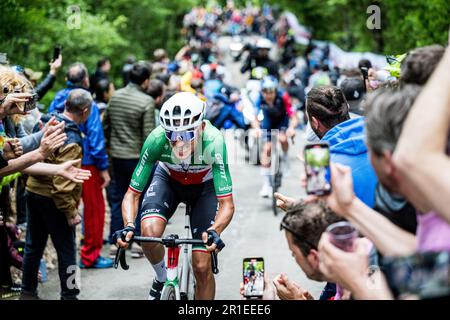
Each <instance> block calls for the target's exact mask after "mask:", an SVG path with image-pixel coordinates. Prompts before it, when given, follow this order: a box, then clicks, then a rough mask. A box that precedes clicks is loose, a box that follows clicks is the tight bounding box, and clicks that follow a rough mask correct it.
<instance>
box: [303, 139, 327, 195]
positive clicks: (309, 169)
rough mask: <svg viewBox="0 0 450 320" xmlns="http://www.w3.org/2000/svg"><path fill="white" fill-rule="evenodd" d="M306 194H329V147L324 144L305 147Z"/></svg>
mask: <svg viewBox="0 0 450 320" xmlns="http://www.w3.org/2000/svg"><path fill="white" fill-rule="evenodd" d="M304 152H305V172H306V193H307V194H308V195H317V196H323V195H328V194H330V193H331V171H330V146H329V144H328V143H326V142H320V143H312V144H308V145H306V146H305V151H304Z"/></svg>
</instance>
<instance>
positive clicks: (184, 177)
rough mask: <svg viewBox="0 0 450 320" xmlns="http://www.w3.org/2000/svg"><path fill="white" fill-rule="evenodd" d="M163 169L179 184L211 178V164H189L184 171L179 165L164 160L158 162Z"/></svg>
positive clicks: (201, 181) (204, 180) (196, 182)
mask: <svg viewBox="0 0 450 320" xmlns="http://www.w3.org/2000/svg"><path fill="white" fill-rule="evenodd" d="M159 166H161V168H162V169H164V171H166V172H167V174H168V175H169V176H170V177H171V178H172V179H174V180H176V181H178V182H179V183H181V184H185V185H188V184H201V183H203V182H206V181H208V180H211V179H212V178H213V175H212V167H211V166H208V165H206V166H198V165H196V166H191V167H189V169H188V170H187V171H184V170H183V168H182V167H181V165H177V164H169V163H166V162H160V163H159Z"/></svg>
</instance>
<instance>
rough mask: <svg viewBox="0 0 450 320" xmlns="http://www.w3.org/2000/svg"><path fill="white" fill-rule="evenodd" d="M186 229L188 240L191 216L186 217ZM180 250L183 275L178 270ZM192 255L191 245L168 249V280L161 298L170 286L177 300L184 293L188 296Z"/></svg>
mask: <svg viewBox="0 0 450 320" xmlns="http://www.w3.org/2000/svg"><path fill="white" fill-rule="evenodd" d="M186 210H188V209H186ZM184 228H185V231H186V238H189V237H190V228H191V227H190V221H189V214H186V215H185V224H184ZM180 250H182V252H183V256H182V259H183V268H182V269H181V274H180V272H179V269H178V262H179V257H180ZM190 253H191V250H190V247H189V244H182V245H181V246H176V247H169V248H167V280H166V282H165V283H164V288H163V292H162V293H161V296H162V295H163V293H164V290H167V288H169V287H170V286H172V287H174V288H175V296H176V299H177V300H181V294H182V293H184V294H186V295H187V294H188V289H189V288H188V286H189V282H188V281H189V271H190V269H191V263H190V259H189V257H190ZM180 280H181V282H180Z"/></svg>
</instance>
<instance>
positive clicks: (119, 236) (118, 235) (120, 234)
mask: <svg viewBox="0 0 450 320" xmlns="http://www.w3.org/2000/svg"><path fill="white" fill-rule="evenodd" d="M128 232H133V237H134V233H135V228H134V227H125V228H124V229H122V230H118V231H116V232H114V234H113V243H117V240H119V239H122V241H125V238H126V236H127V233H128ZM133 237H131V239H130V241H131V240H133Z"/></svg>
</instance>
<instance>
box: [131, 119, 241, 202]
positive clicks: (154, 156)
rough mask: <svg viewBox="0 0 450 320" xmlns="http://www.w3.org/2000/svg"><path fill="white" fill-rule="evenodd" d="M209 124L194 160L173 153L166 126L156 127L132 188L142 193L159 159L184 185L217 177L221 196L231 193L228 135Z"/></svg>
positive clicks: (147, 142) (217, 191) (172, 175)
mask: <svg viewBox="0 0 450 320" xmlns="http://www.w3.org/2000/svg"><path fill="white" fill-rule="evenodd" d="M205 124H206V125H205V130H204V131H203V133H202V138H201V140H200V141H199V143H198V144H197V146H196V148H195V150H194V153H193V154H192V156H191V157H190V159H187V160H183V161H181V160H179V159H178V158H177V157H176V156H175V155H174V154H173V152H172V146H171V145H170V143H169V141H168V140H167V138H166V134H165V131H164V129H163V128H162V127H161V126H159V127H157V128H156V129H155V130H153V131H152V132H151V133H150V134H149V136H148V137H147V139H146V140H145V143H144V146H143V147H142V150H141V155H140V159H139V163H138V166H137V167H136V169H135V170H134V173H133V177H132V179H131V183H130V189H131V190H132V191H134V192H138V193H141V192H142V191H143V190H144V188H145V186H146V185H147V182H148V179H149V178H150V174H151V172H152V170H153V167H154V165H155V164H156V162H158V166H160V167H161V168H162V169H163V170H164V171H166V172H167V174H168V175H169V176H170V177H171V178H172V179H174V180H176V181H178V182H179V183H181V184H185V185H190V184H201V183H204V182H205V181H208V180H211V179H213V181H214V188H215V191H216V196H217V197H218V198H225V197H228V196H231V194H232V182H231V175H230V171H229V169H228V163H227V148H226V144H225V140H224V137H223V135H222V133H221V132H220V131H219V130H218V129H217V128H215V127H214V126H213V125H212V124H211V123H210V122H209V121H207V120H205Z"/></svg>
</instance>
